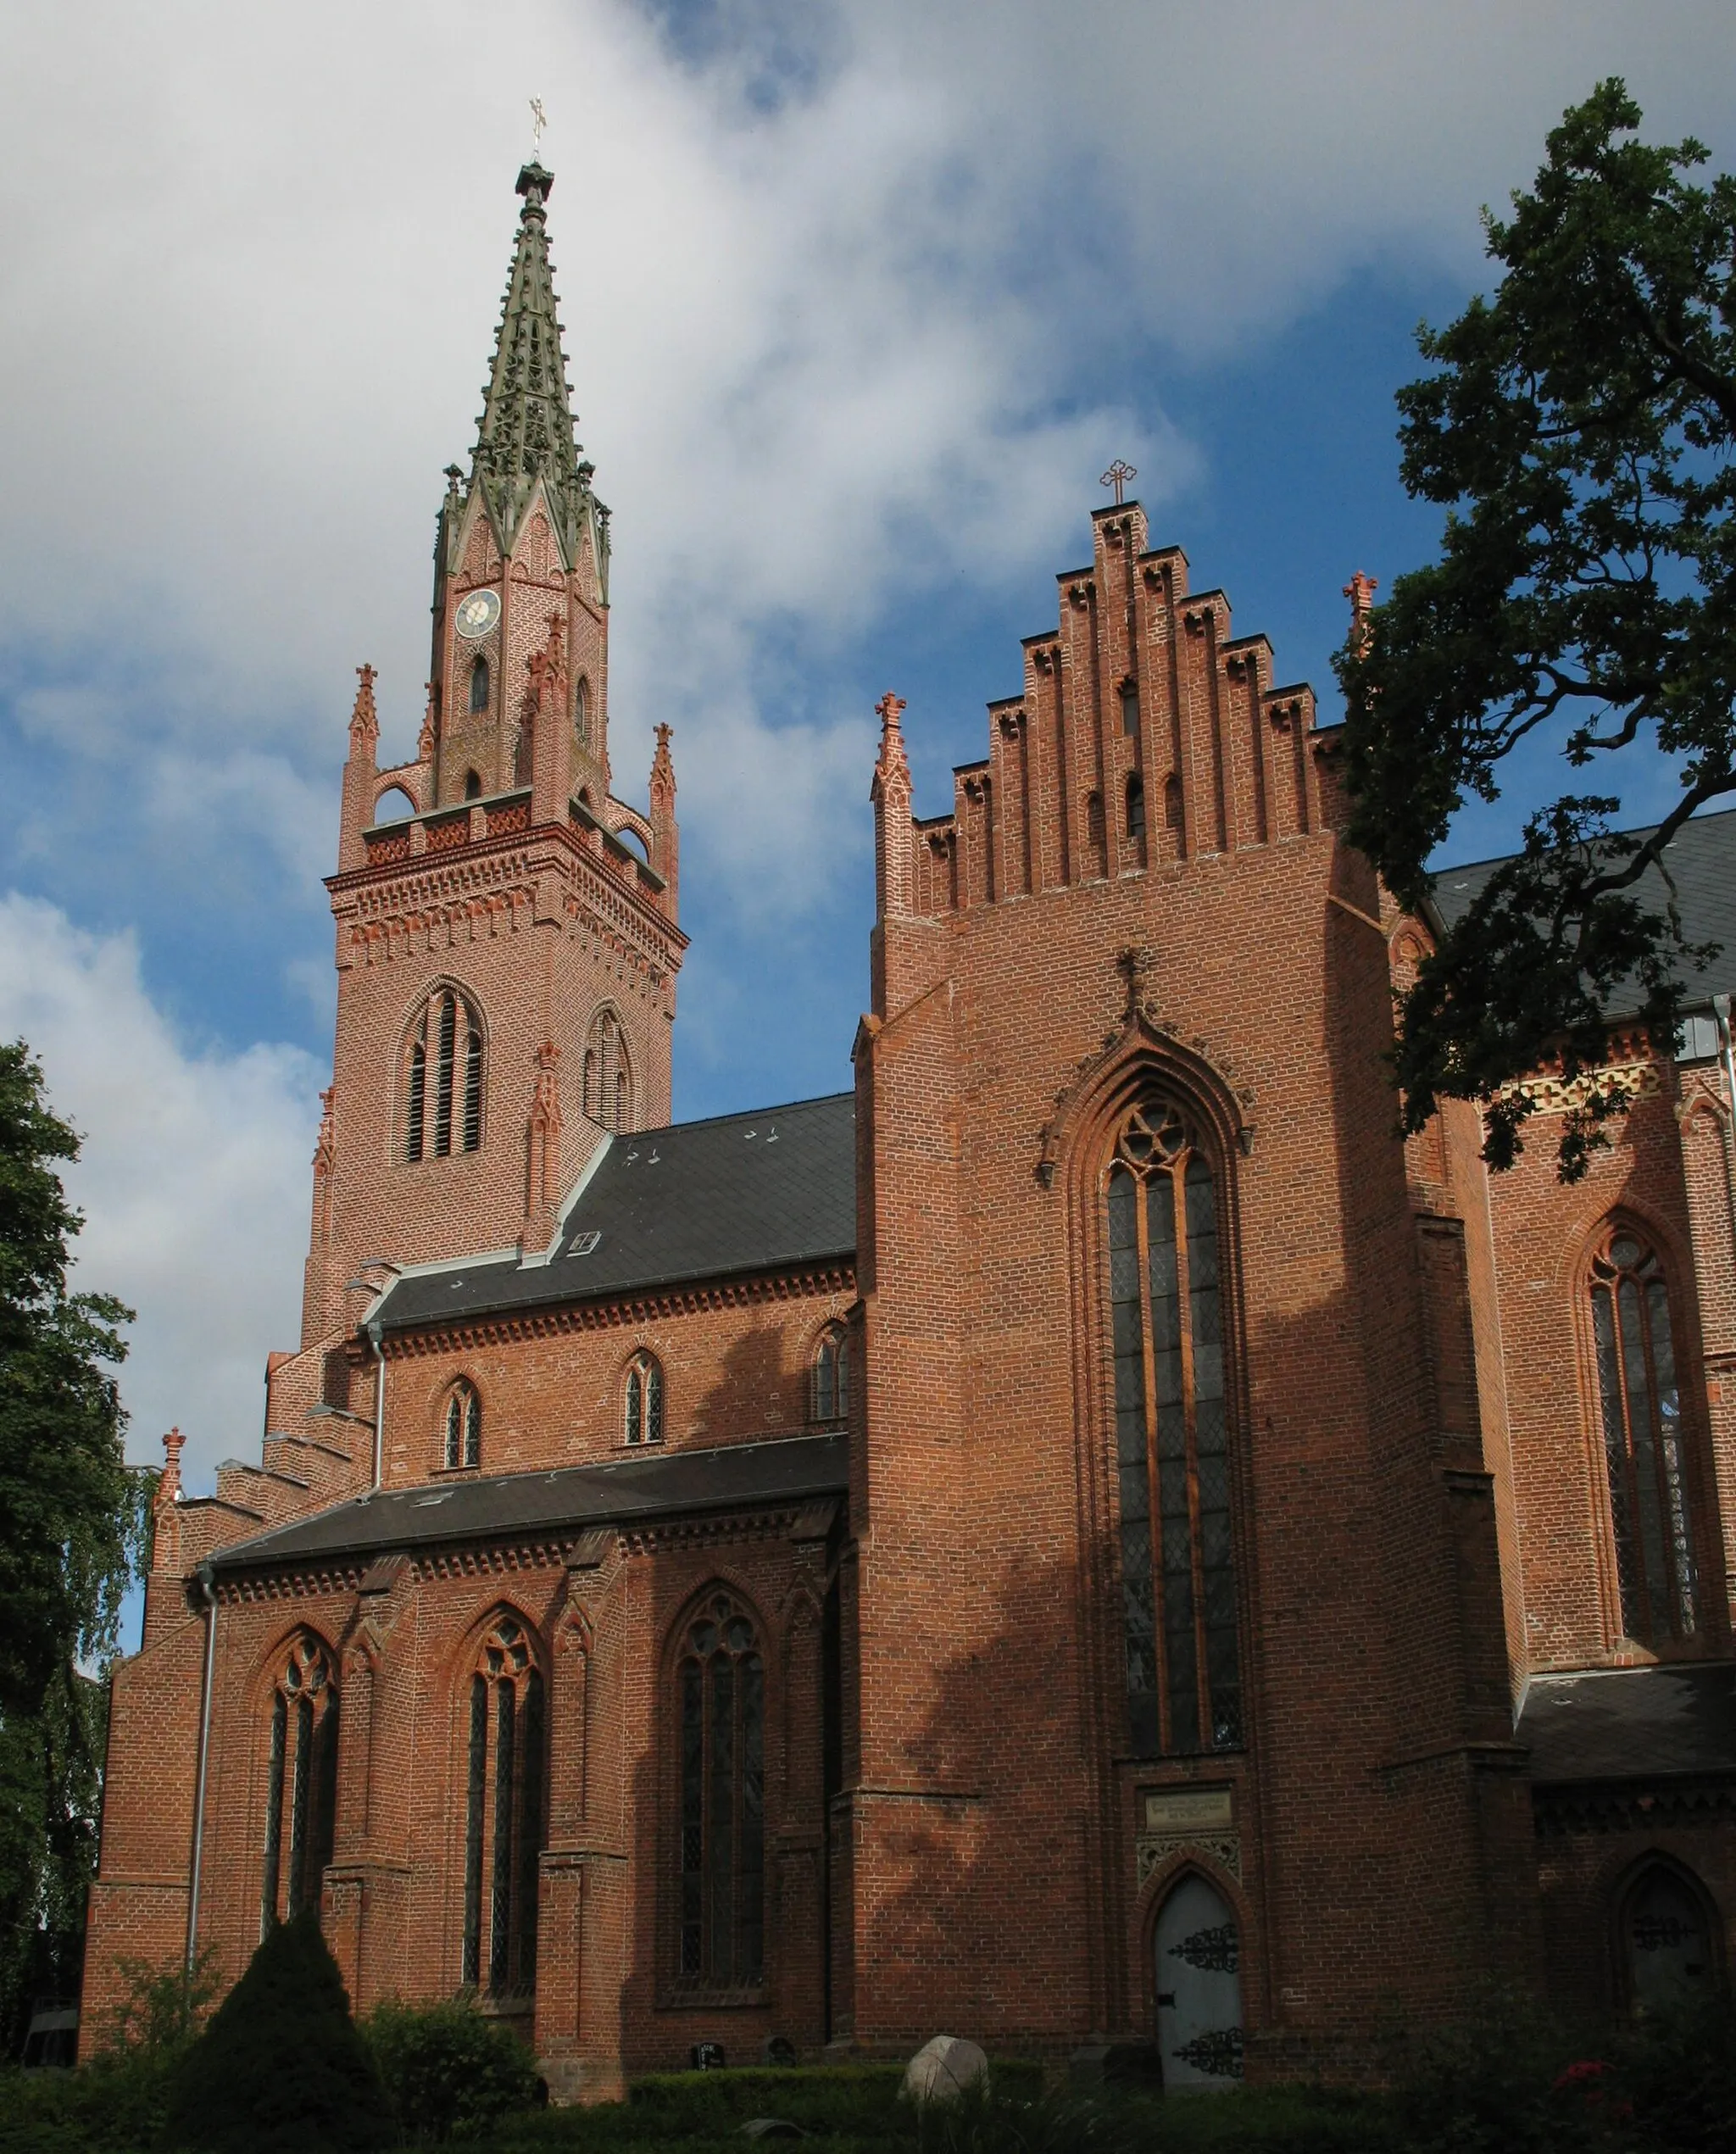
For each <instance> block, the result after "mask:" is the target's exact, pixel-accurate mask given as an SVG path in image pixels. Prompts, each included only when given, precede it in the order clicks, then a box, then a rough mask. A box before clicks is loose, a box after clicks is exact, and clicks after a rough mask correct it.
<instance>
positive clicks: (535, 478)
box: [271, 163, 686, 1428]
mask: <svg viewBox="0 0 1736 2154" xmlns="http://www.w3.org/2000/svg"><path fill="white" fill-rule="evenodd" d="M553 186H554V178H553V175H551V174H550V173H548V171H546V170H544V169H543V167H542V165H541V164H538V163H532V164H527V165H526V166H525V168H524V169H523V170H522V171H521V172H520V174H519V178H518V192H519V194H520V197H521V198H522V206H521V208H520V213H519V225H518V233H517V239H516V242H515V248H514V252H513V259H512V268H511V272H510V275H509V278H508V281H507V289H506V297H505V300H504V303H503V306H502V309H501V314H500V323H499V329H498V336H497V338H496V342H495V350H494V358H493V365H492V370H491V373H490V376H489V381H488V385H487V391H486V393H485V401H484V404H483V409H482V414H481V420H480V422H479V426H478V431H477V436H476V446H475V448H474V449H473V451H472V453H471V457H470V471H469V475H468V476H465V473H464V471H463V470H461V469H460V468H459V466H458V465H452V466H451V467H449V469H448V472H447V491H446V496H445V498H444V500H443V502H442V504H441V509H440V514H439V519H438V526H437V537H436V542H435V557H434V594H433V608H432V615H433V622H432V657H431V679H430V681H429V683H428V700H427V710H426V716H425V718H424V721H423V724H422V728H421V733H420V739H419V741H418V743H417V749H416V755H415V760H413V761H411V762H409V763H404V764H400V765H397V766H396V767H393V768H390V769H383V770H382V769H381V767H380V766H379V761H378V754H377V749H378V740H379V724H378V720H377V717H376V710H375V699H374V674H373V670H372V668H371V667H368V666H363V667H361V668H360V669H359V687H358V690H357V693H356V699H355V706H354V710H353V715H352V716H351V721H350V733H349V757H348V762H347V763H346V765H345V767H344V775H343V798H342V824H341V830H340V835H339V843H338V860H337V873H336V874H335V875H333V876H331V877H329V878H328V882H327V888H328V889H329V890H330V892H331V909H332V914H333V917H334V920H335V922H336V927H337V951H336V955H337V977H338V995H337V1038H336V1046H335V1053H334V1058H333V1079H332V1087H331V1091H330V1092H329V1093H328V1094H326V1095H325V1119H324V1122H323V1125H322V1127H321V1132H320V1145H319V1149H318V1152H317V1154H316V1156H315V1159H314V1206H313V1235H312V1244H311V1247H310V1250H309V1260H308V1267H307V1278H306V1289H305V1299H304V1305H303V1338H302V1347H301V1350H300V1352H299V1353H298V1354H297V1355H293V1356H287V1357H282V1360H281V1361H280V1362H279V1363H278V1365H277V1366H276V1367H275V1370H274V1374H273V1378H272V1392H273V1398H272V1411H271V1422H272V1426H273V1427H274V1428H277V1427H281V1426H282V1425H283V1422H284V1417H285V1416H286V1415H288V1416H290V1417H293V1413H294V1410H295V1407H296V1405H297V1400H298V1394H300V1393H303V1392H305V1391H308V1390H309V1387H310V1385H311V1383H312V1381H313V1378H312V1375H311V1367H312V1362H313V1361H314V1360H319V1361H324V1362H329V1361H330V1360H331V1353H330V1352H329V1351H327V1352H325V1353H324V1354H323V1355H316V1353H315V1350H316V1349H320V1347H321V1346H322V1343H324V1344H325V1345H326V1346H328V1347H329V1345H330V1344H331V1342H333V1341H341V1340H342V1339H343V1338H344V1337H345V1336H346V1335H348V1333H350V1332H352V1331H353V1327H354V1324H355V1322H356V1321H357V1318H358V1316H359V1313H360V1311H361V1309H362V1308H363V1307H364V1306H365V1304H366V1302H367V1300H368V1299H369V1298H370V1291H371V1289H370V1288H369V1287H366V1286H364V1283H363V1275H364V1273H365V1274H366V1276H367V1277H369V1278H370V1279H371V1280H372V1281H373V1282H374V1283H375V1284H377V1283H380V1282H381V1280H382V1279H383V1277H384V1276H385V1273H384V1272H383V1270H381V1269H380V1268H379V1267H381V1266H386V1265H391V1266H406V1265H416V1264H426V1263H430V1262H437V1261H442V1260H448V1259H452V1258H455V1257H459V1256H463V1255H470V1254H472V1253H476V1252H481V1251H484V1250H489V1251H496V1252H498V1251H500V1250H504V1249H516V1250H518V1251H519V1252H520V1254H521V1255H522V1256H523V1257H525V1258H526V1260H527V1261H528V1260H534V1259H535V1258H537V1256H539V1255H541V1254H542V1252H543V1251H545V1250H547V1249H548V1246H549V1244H550V1241H551V1239H552V1238H553V1235H554V1231H555V1228H556V1226H557V1224H558V1222H559V1211H560V1206H561V1203H562V1200H563V1198H564V1197H565V1194H566V1193H567V1192H568V1191H569V1190H570V1188H571V1187H572V1184H573V1183H574V1181H575V1179H576V1177H577V1176H578V1174H579V1172H581V1169H582V1168H583V1166H585V1164H586V1162H587V1160H588V1159H589V1158H590V1157H591V1156H592V1155H593V1153H594V1151H595V1150H596V1149H597V1147H598V1144H601V1143H602V1142H603V1141H604V1138H605V1137H606V1135H607V1134H608V1133H611V1132H614V1131H618V1130H629V1129H637V1128H644V1127H653V1126H655V1125H657V1124H659V1123H662V1122H666V1121H667V1120H668V1119H669V1114H670V1027H671V1025H672V1023H673V1020H674V1016H675V981H676V971H677V970H678V969H679V967H680V965H681V960H682V951H683V950H684V949H685V948H686V938H684V937H683V935H682V932H681V930H680V928H679V927H678V926H677V924H676V860H677V845H678V839H677V834H676V821H675V772H674V766H673V764H672V762H671V760H670V753H669V728H668V727H667V726H662V725H660V726H659V727H658V747H657V754H656V759H655V762H654V766H653V769H652V772H651V777H650V795H649V813H648V814H647V813H643V812H641V811H640V810H638V809H637V808H633V807H631V806H629V805H628V804H626V802H625V801H623V800H620V799H616V798H615V796H614V795H613V793H611V792H610V790H609V777H610V770H609V667H608V652H609V511H608V509H606V508H604V505H603V504H602V503H601V502H600V501H599V500H598V498H597V496H596V493H594V491H593V487H592V483H591V481H592V473H593V466H592V465H590V464H589V463H587V462H586V461H584V460H583V459H582V458H581V452H580V449H579V445H578V443H577V442H576V439H575V433H574V425H573V417H572V410H571V405H570V386H569V383H568V381H567V378H566V366H565V354H564V351H563V348H562V339H561V328H560V323H559V318H558V316H557V314H556V311H555V298H554V276H553V271H552V269H551V266H550V263H549V255H548V198H549V194H550V192H551V191H552V189H553ZM310 1357H311V1358H310ZM292 1364H304V1365H305V1366H301V1367H298V1368H297V1367H292V1366H291V1365H292ZM330 1390H331V1387H330V1386H329V1385H327V1386H326V1389H325V1392H324V1393H322V1394H320V1395H324V1396H327V1397H328V1398H329V1395H330ZM357 1403H361V1402H360V1401H358V1402H357Z"/></svg>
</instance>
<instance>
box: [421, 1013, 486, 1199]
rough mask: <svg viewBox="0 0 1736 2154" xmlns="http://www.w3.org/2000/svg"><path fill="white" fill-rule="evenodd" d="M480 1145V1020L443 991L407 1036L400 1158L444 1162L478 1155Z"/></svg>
mask: <svg viewBox="0 0 1736 2154" xmlns="http://www.w3.org/2000/svg"><path fill="white" fill-rule="evenodd" d="M430 1078H432V1080H433V1082H432V1083H430V1082H429V1080H430ZM481 1144H482V1024H481V1018H480V1017H479V1016H477V1014H476V1011H475V1010H473V1009H472V1008H471V1007H470V1004H469V1003H468V1002H467V1001H466V1000H465V998H464V997H463V996H462V995H460V994H457V993H456V992H455V991H454V990H453V988H441V989H440V990H439V992H438V993H437V994H431V995H430V996H429V998H428V999H427V1001H426V1003H425V1004H424V1005H422V1008H421V1009H420V1011H419V1012H418V1013H417V1016H416V1021H415V1024H414V1025H413V1026H412V1027H411V1030H410V1040H409V1053H408V1057H407V1060H406V1064H405V1077H404V1131H403V1156H404V1157H405V1159H407V1160H411V1161H412V1162H414V1161H415V1160H422V1159H430V1158H432V1159H446V1158H448V1157H450V1155H452V1154H453V1152H475V1151H480V1150H481Z"/></svg>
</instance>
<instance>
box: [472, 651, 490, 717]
mask: <svg viewBox="0 0 1736 2154" xmlns="http://www.w3.org/2000/svg"><path fill="white" fill-rule="evenodd" d="M487 709H488V661H487V659H486V658H484V657H483V655H482V654H481V651H478V652H477V654H476V656H475V657H474V658H473V659H472V660H470V715H471V717H473V718H481V717H482V716H484V715H486V714H487Z"/></svg>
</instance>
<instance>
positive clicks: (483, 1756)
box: [462, 1616, 546, 1996]
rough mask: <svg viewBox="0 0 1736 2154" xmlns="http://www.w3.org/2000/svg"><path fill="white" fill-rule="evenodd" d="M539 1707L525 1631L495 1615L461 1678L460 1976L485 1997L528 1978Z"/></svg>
mask: <svg viewBox="0 0 1736 2154" xmlns="http://www.w3.org/2000/svg"><path fill="white" fill-rule="evenodd" d="M543 1706H544V1700H543V1686H542V1673H541V1671H540V1670H539V1669H538V1667H537V1662H536V1656H535V1654H534V1652H533V1651H532V1650H531V1640H530V1638H529V1636H528V1634H527V1633H526V1629H525V1627H524V1625H523V1624H522V1623H521V1622H519V1620H518V1619H517V1617H513V1616H502V1617H499V1618H498V1621H497V1622H495V1623H494V1624H493V1626H492V1628H491V1629H490V1631H489V1633H488V1635H487V1638H486V1639H484V1640H483V1643H482V1650H481V1653H480V1655H479V1656H478V1657H477V1661H476V1672H475V1673H474V1674H473V1675H472V1676H471V1678H470V1700H469V1708H470V1728H469V1734H470V1739H469V1744H468V1761H469V1773H468V1784H467V1786H466V1789H465V1932H464V1956H463V1962H462V1979H463V1981H464V1983H465V1986H466V1987H467V1988H470V1989H481V1990H487V1992H488V1994H489V1995H491V1996H523V1995H528V1994H529V1993H530V1992H531V1990H534V1989H535V1987H536V1984H537V1858H538V1857H539V1856H541V1854H542V1841H543V1836H544V1824H543V1801H542V1794H543V1782H544V1776H545V1769H546V1768H545V1759H544V1755H543V1753H544V1736H545V1729H544V1710H543Z"/></svg>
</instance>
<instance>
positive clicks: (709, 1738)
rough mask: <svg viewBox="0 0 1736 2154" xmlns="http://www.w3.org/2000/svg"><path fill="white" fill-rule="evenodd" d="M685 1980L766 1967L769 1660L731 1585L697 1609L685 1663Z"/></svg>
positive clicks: (756, 1973) (681, 1678)
mask: <svg viewBox="0 0 1736 2154" xmlns="http://www.w3.org/2000/svg"><path fill="white" fill-rule="evenodd" d="M676 1717H677V1730H678V1742H679V1746H680V1753H681V1823H680V1842H681V1845H680V1857H681V1860H680V1876H681V1905H680V1958H679V1971H680V1973H681V1975H682V1979H684V1980H687V1981H689V1982H694V1983H704V1984H708V1985H712V1984H715V1985H717V1986H719V1987H730V1988H743V1987H746V1986H748V1985H750V1984H756V1983H759V1982H761V1981H763V1980H764V1979H765V1662H764V1661H763V1660H762V1659H761V1657H760V1641H759V1634H758V1632H757V1630H756V1628H755V1627H754V1621H753V1618H752V1617H750V1616H749V1615H748V1612H747V1611H746V1610H745V1609H743V1607H741V1606H739V1605H738V1604H737V1602H736V1601H735V1600H733V1599H732V1596H731V1595H728V1594H726V1593H717V1594H714V1595H709V1597H708V1598H707V1600H706V1601H705V1603H704V1606H703V1607H702V1608H701V1609H700V1610H699V1611H698V1613H697V1614H696V1615H694V1616H693V1618H692V1619H691V1620H690V1622H688V1624H687V1635H686V1637H685V1638H684V1639H682V1651H681V1657H680V1659H679V1661H678V1662H677V1665H676Z"/></svg>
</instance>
